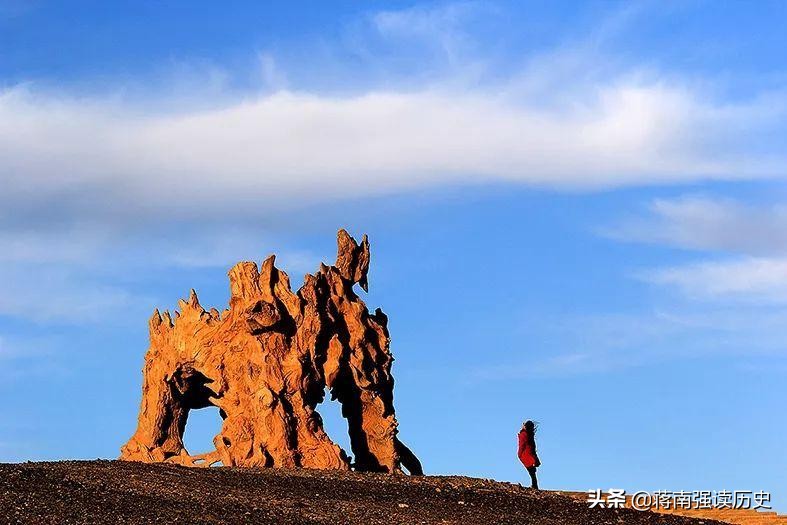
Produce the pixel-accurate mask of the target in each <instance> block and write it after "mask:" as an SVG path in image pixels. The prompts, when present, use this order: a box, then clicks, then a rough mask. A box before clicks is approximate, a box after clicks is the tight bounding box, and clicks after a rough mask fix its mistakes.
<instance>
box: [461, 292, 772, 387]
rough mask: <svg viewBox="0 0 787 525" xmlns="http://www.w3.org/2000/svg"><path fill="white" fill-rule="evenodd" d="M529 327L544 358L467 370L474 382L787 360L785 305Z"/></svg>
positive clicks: (569, 318) (552, 320)
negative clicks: (699, 362) (702, 362)
mask: <svg viewBox="0 0 787 525" xmlns="http://www.w3.org/2000/svg"><path fill="white" fill-rule="evenodd" d="M522 326H523V329H522V334H521V335H522V338H524V339H526V340H529V341H531V342H537V346H538V353H537V354H536V355H532V356H526V357H523V358H517V359H512V360H509V361H503V362H498V363H491V364H490V363H489V362H485V363H483V364H480V365H476V366H474V367H473V368H472V370H468V371H466V374H465V377H466V378H467V380H469V381H471V382H473V381H481V382H487V381H493V382H497V381H512V380H519V379H529V378H542V377H566V376H577V375H587V374H599V373H610V372H616V371H620V370H625V369H629V368H637V367H643V366H655V365H659V364H661V363H666V362H670V361H676V360H680V361H683V362H685V361H687V360H694V359H710V358H718V357H720V356H722V357H724V358H726V359H734V360H735V362H740V363H742V364H743V363H748V365H747V366H749V365H751V364H753V363H761V362H764V361H767V362H771V361H774V360H775V361H777V362H779V363H783V360H784V358H785V357H787V310H785V309H784V308H781V307H777V308H773V307H772V306H771V307H761V308H760V307H755V306H753V305H750V307H748V308H746V309H741V308H737V307H726V306H718V305H712V304H703V308H696V305H693V304H692V305H684V306H674V305H673V306H670V307H665V308H664V309H657V310H652V311H644V312H639V313H600V314H593V315H566V314H563V315H560V316H555V317H550V316H545V317H543V318H528V319H526V320H523V322H522ZM517 355H519V353H518V352H517Z"/></svg>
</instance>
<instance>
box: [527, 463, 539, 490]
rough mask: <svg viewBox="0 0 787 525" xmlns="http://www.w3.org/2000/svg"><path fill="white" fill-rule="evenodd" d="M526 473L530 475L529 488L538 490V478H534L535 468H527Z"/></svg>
mask: <svg viewBox="0 0 787 525" xmlns="http://www.w3.org/2000/svg"><path fill="white" fill-rule="evenodd" d="M527 473H528V474H530V487H531V488H534V489H536V490H538V478H537V477H536V467H527Z"/></svg>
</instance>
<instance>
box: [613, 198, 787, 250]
mask: <svg viewBox="0 0 787 525" xmlns="http://www.w3.org/2000/svg"><path fill="white" fill-rule="evenodd" d="M649 212H650V213H649V216H648V217H646V218H637V219H629V220H627V221H625V222H623V223H621V224H618V225H617V226H615V227H613V228H609V229H607V230H605V231H604V233H605V234H606V235H608V236H611V237H613V238H616V239H620V240H628V241H639V242H650V243H657V244H665V245H668V246H677V247H680V248H687V249H693V250H706V251H722V252H732V253H738V254H747V255H758V256H768V255H780V254H785V253H787V206H785V205H783V204H772V205H767V204H764V205H763V204H761V205H751V204H744V203H741V202H739V201H735V200H732V199H724V198H712V197H707V196H684V197H680V198H676V199H656V200H654V201H653V202H652V203H651V205H650V207H649Z"/></svg>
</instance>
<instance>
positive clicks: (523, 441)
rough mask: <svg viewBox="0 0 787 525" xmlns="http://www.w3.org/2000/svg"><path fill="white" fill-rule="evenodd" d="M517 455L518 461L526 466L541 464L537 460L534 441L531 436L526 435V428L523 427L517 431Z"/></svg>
mask: <svg viewBox="0 0 787 525" xmlns="http://www.w3.org/2000/svg"><path fill="white" fill-rule="evenodd" d="M517 456H519V461H521V462H522V464H523V465H524V466H525V467H526V468H530V467H538V466H540V465H541V462H540V461H539V460H538V454H536V441H535V440H534V439H533V438H532V437H531V436H528V434H527V430H525V429H524V428H523V429H522V430H520V431H519V449H518V451H517Z"/></svg>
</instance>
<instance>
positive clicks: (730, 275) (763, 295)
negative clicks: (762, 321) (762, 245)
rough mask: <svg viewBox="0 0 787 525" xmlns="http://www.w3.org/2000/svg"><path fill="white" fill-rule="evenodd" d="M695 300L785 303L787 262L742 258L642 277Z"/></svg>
mask: <svg viewBox="0 0 787 525" xmlns="http://www.w3.org/2000/svg"><path fill="white" fill-rule="evenodd" d="M644 278H645V279H646V280H648V281H650V282H653V283H657V284H666V285H670V286H675V287H677V288H678V289H679V290H681V291H682V292H683V293H684V294H686V295H687V296H689V297H692V298H697V299H711V300H714V299H732V300H742V301H755V302H763V301H764V302H779V303H783V302H787V258H753V257H752V258H744V259H734V260H726V261H710V262H700V263H696V264H689V265H683V266H676V267H671V268H662V269H659V270H655V271H652V272H648V273H646V274H644Z"/></svg>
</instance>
